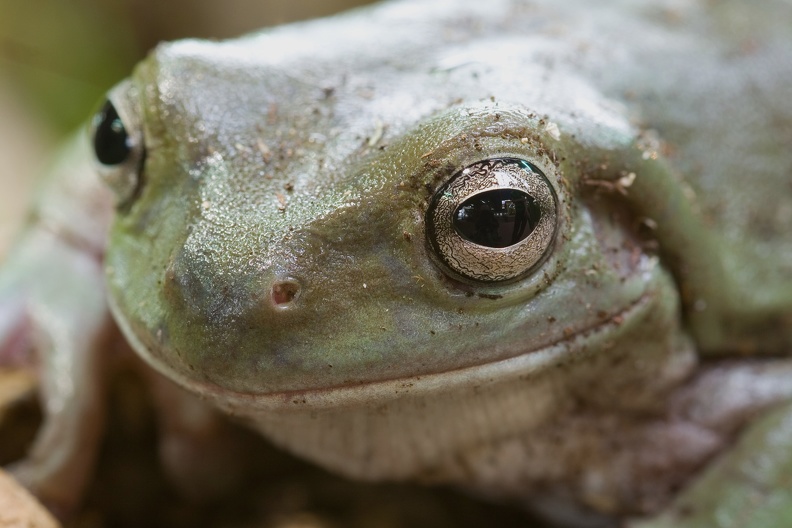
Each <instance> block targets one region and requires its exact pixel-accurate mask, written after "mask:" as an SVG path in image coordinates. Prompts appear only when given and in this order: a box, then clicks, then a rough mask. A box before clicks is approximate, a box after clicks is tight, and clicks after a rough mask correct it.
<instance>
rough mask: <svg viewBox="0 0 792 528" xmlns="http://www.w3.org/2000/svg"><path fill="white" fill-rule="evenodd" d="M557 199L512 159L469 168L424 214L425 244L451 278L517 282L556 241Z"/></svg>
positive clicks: (539, 177)
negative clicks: (427, 244)
mask: <svg viewBox="0 0 792 528" xmlns="http://www.w3.org/2000/svg"><path fill="white" fill-rule="evenodd" d="M557 223H558V219H557V209H556V195H555V191H554V190H553V187H552V186H551V185H550V183H549V182H548V180H547V178H546V177H545V175H544V174H543V173H542V171H541V170H539V169H538V168H537V167H536V166H535V165H533V164H531V163H529V162H527V161H525V160H522V159H517V158H495V159H488V160H484V161H480V162H478V163H474V164H473V165H470V166H469V167H466V168H464V169H463V170H461V171H459V172H458V173H456V174H455V175H454V176H453V177H452V178H451V179H450V180H449V181H448V183H446V184H445V185H444V186H443V187H442V188H441V189H440V190H439V191H438V192H437V193H436V194H435V195H434V198H433V200H432V203H431V204H430V206H429V209H428V211H427V213H426V225H427V233H428V237H429V244H430V245H431V247H432V249H433V250H434V253H435V255H436V256H437V257H438V259H439V260H440V261H441V263H442V264H443V265H444V266H445V267H447V268H448V269H449V270H450V271H451V272H452V273H451V274H452V275H456V276H459V277H460V278H463V279H468V280H473V281H480V282H500V281H508V280H511V279H515V278H518V277H521V276H523V275H525V274H527V273H528V272H530V271H531V270H532V269H534V268H535V267H536V266H537V265H538V264H540V263H541V262H542V261H543V260H544V257H545V256H546V255H547V253H548V252H549V250H550V248H551V246H552V244H553V240H554V238H555V232H556V225H557Z"/></svg>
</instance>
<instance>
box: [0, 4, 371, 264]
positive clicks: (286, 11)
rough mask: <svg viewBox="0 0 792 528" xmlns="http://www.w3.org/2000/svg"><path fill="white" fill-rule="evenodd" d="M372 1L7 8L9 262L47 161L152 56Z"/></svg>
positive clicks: (4, 146) (3, 72)
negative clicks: (164, 48) (158, 48)
mask: <svg viewBox="0 0 792 528" xmlns="http://www.w3.org/2000/svg"><path fill="white" fill-rule="evenodd" d="M370 2H371V0H225V1H223V2H219V1H217V0H165V1H161V0H160V1H157V0H116V1H112V2H108V1H107V0H70V1H64V0H25V1H20V0H0V255H1V254H2V253H3V252H4V249H5V248H6V247H7V245H8V243H9V241H10V240H11V238H12V237H13V234H14V232H15V231H16V230H17V229H18V228H19V224H20V221H21V218H22V216H23V215H24V212H25V210H26V207H27V203H28V201H29V200H30V194H31V190H32V188H33V184H34V181H35V177H36V174H38V173H39V172H40V171H41V170H42V168H43V166H45V165H46V161H47V158H48V154H49V153H50V152H51V151H52V150H53V149H54V148H55V145H57V143H58V141H59V140H60V139H61V138H62V137H63V135H64V134H66V133H68V132H69V131H71V130H73V129H74V128H75V127H77V126H79V125H80V124H81V123H83V122H85V121H86V120H87V119H88V118H89V117H90V115H91V113H92V112H93V109H94V108H95V107H96V105H97V104H98V103H99V102H100V100H101V98H102V95H103V94H104V92H105V91H106V90H107V89H108V88H109V87H111V86H112V85H113V84H115V83H116V82H117V81H119V80H120V79H122V78H123V77H125V76H126V75H127V74H128V73H129V72H130V70H131V69H132V67H133V66H134V64H135V63H136V62H137V61H139V60H140V59H141V58H142V57H143V56H145V54H146V53H147V51H148V50H149V49H151V48H152V47H153V46H155V45H156V44H157V42H160V41H164V40H174V39H178V38H184V37H201V38H212V39H221V38H229V37H233V36H236V35H239V34H242V33H245V32H249V31H253V30H256V29H258V28H261V27H265V26H271V25H276V24H281V23H285V22H290V21H294V20H300V19H305V18H312V17H317V16H324V15H328V14H332V13H335V12H338V11H343V10H345V9H348V8H352V7H356V6H360V5H363V4H366V3H370Z"/></svg>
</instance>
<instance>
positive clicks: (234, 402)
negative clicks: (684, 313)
mask: <svg viewBox="0 0 792 528" xmlns="http://www.w3.org/2000/svg"><path fill="white" fill-rule="evenodd" d="M654 293H655V292H652V291H648V292H644V293H643V294H642V295H641V296H640V297H638V298H637V299H636V300H635V301H633V302H632V303H630V304H629V305H628V306H626V307H625V308H624V309H622V310H621V311H619V312H616V313H614V314H611V315H610V316H609V317H608V318H607V319H606V320H605V321H603V322H600V323H597V324H594V325H592V326H590V327H587V328H583V329H580V330H578V331H577V332H575V333H573V334H570V335H568V336H564V338H563V339H559V340H557V341H554V342H552V343H549V344H546V345H543V346H541V347H539V348H533V349H530V350H525V351H522V352H520V353H518V354H515V355H513V356H510V357H507V358H505V359H499V360H494V361H489V362H486V363H479V364H475V365H468V366H465V367H460V368H457V369H453V370H447V371H443V372H435V373H430V374H424V375H415V376H408V377H401V378H395V379H386V380H377V381H373V382H369V383H358V384H355V385H335V386H330V387H321V388H311V389H299V390H292V391H278V392H260V393H258V392H237V391H233V390H230V389H227V388H224V387H221V386H219V385H217V384H215V383H210V382H205V381H198V380H194V379H190V378H187V377H185V376H182V375H179V374H177V373H175V372H172V371H170V370H168V369H167V368H166V367H165V366H164V365H162V364H160V362H159V361H157V359H156V358H152V357H150V356H149V355H148V354H143V355H142V356H143V359H144V360H146V362H147V363H149V364H150V365H151V366H152V367H153V368H154V369H156V370H157V371H159V372H160V373H161V374H163V375H164V376H166V377H168V378H170V379H172V380H173V381H175V382H176V383H178V384H179V385H181V386H182V387H184V388H185V389H187V390H189V391H191V392H193V393H195V394H198V395H201V396H202V397H204V398H206V399H208V400H210V401H212V402H214V403H215V404H217V405H219V406H221V407H223V408H225V409H227V410H228V411H230V412H234V411H235V410H237V411H238V412H240V413H241V412H242V411H243V410H244V411H246V413H249V412H250V411H251V410H262V411H277V410H281V411H283V410H289V409H293V410H297V409H300V408H302V409H320V408H330V407H339V406H349V405H361V404H376V403H378V402H385V401H387V400H392V399H393V398H398V397H405V396H416V395H419V394H428V393H432V392H438V391H440V392H446V391H452V390H454V389H455V388H460V387H464V386H476V385H483V384H487V383H491V382H493V381H497V382H502V381H507V380H509V379H516V378H521V377H522V378H524V377H525V376H530V375H531V374H534V373H537V372H541V371H543V370H546V369H547V368H549V367H552V366H553V365H555V364H557V363H559V362H560V361H562V360H568V359H569V358H571V357H573V356H575V355H580V354H587V353H591V350H592V349H596V345H597V343H600V342H604V341H605V340H607V339H610V338H611V337H612V334H613V332H616V331H618V330H619V328H621V327H628V326H629V325H630V322H631V321H633V320H635V319H636V318H638V317H639V316H640V315H642V314H643V313H645V311H646V310H647V309H648V308H649V307H650V306H651V305H652V302H651V301H652V299H653V297H654V296H655V295H654ZM125 333H126V334H127V336H128V338H129V336H130V335H134V334H130V333H127V332H125ZM131 341H132V345H133V347H135V348H137V345H138V344H139V342H138V340H137V338H135V339H133V340H131ZM575 343H581V344H583V343H585V344H586V345H588V346H586V347H582V346H570V345H574V344H575Z"/></svg>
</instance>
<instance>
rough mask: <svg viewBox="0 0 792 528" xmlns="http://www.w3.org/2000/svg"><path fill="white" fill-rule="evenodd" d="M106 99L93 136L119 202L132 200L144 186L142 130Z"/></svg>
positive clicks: (104, 175) (102, 168) (98, 159)
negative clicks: (142, 180)
mask: <svg viewBox="0 0 792 528" xmlns="http://www.w3.org/2000/svg"><path fill="white" fill-rule="evenodd" d="M127 121H128V120H125V119H124V118H123V117H122V116H121V115H119V112H118V110H117V109H116V107H115V105H114V104H113V103H112V102H111V101H110V100H108V101H106V102H105V103H104V105H103V106H102V108H101V109H100V110H99V111H98V112H97V113H96V115H95V116H94V118H93V122H92V123H91V139H92V141H93V150H94V156H95V160H96V162H97V163H96V165H97V168H98V170H99V175H100V176H101V177H102V179H103V180H104V181H105V183H106V184H107V185H108V186H109V187H110V188H111V189H112V190H113V192H115V194H116V197H117V200H118V203H119V204H123V203H125V202H127V201H129V200H130V199H131V198H132V197H133V196H134V195H135V193H136V191H137V189H138V187H139V185H140V170H141V168H142V164H143V158H144V148H143V141H142V132H141V131H140V130H139V128H138V127H135V124H136V123H129V122H127Z"/></svg>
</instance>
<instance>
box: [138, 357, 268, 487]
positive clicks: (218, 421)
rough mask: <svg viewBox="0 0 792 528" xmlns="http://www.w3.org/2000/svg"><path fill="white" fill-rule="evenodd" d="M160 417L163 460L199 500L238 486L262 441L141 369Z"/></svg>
mask: <svg viewBox="0 0 792 528" xmlns="http://www.w3.org/2000/svg"><path fill="white" fill-rule="evenodd" d="M142 373H143V375H144V376H146V378H147V380H148V385H149V387H150V388H151V391H152V396H153V400H154V403H155V407H156V408H157V413H158V418H159V442H160V444H159V449H160V458H161V459H162V465H163V467H164V468H165V470H166V471H167V472H168V475H169V476H170V479H171V482H173V484H174V485H175V486H177V488H178V489H179V491H180V492H181V493H182V494H183V495H185V496H187V497H192V498H194V499H207V498H215V497H218V496H221V495H223V494H225V493H228V492H229V491H231V490H234V489H238V484H239V482H240V480H241V479H242V478H243V477H244V476H245V475H246V473H247V470H248V469H249V466H250V464H249V461H248V460H247V453H249V452H250V450H251V448H252V449H256V448H255V447H252V446H250V445H249V443H250V442H260V439H259V438H257V437H256V438H254V437H252V436H251V435H249V434H246V433H247V431H242V430H241V428H236V427H233V426H232V424H231V423H229V422H228V420H227V419H225V418H224V417H223V416H221V415H220V413H219V412H218V411H217V410H215V409H214V408H213V407H211V406H209V404H207V403H206V402H204V401H203V400H201V399H199V398H198V397H197V396H195V395H194V394H192V393H189V392H187V391H186V390H184V389H182V388H181V387H179V386H177V385H176V384H175V383H173V382H172V381H170V380H169V379H167V378H165V377H164V376H162V375H160V374H159V373H157V372H156V371H154V370H153V369H150V368H148V367H146V368H144V369H143V370H142Z"/></svg>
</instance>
